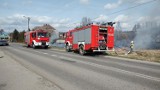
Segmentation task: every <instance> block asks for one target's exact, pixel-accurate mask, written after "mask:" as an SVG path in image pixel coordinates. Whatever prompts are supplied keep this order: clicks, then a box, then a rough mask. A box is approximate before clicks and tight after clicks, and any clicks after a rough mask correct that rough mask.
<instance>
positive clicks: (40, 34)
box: [38, 32, 47, 37]
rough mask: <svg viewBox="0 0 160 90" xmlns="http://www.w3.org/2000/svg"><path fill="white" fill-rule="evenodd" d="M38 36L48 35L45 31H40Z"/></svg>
mask: <svg viewBox="0 0 160 90" xmlns="http://www.w3.org/2000/svg"><path fill="white" fill-rule="evenodd" d="M38 37H47V33H45V32H38Z"/></svg>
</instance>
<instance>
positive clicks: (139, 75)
mask: <svg viewBox="0 0 160 90" xmlns="http://www.w3.org/2000/svg"><path fill="white" fill-rule="evenodd" d="M12 49H14V48H12ZM15 50H17V49H15ZM35 52H38V51H35ZM39 53H40V52H39ZM43 54H48V53H43ZM53 56H55V55H53ZM60 58H62V59H69V60H72V61H76V62H79V63H83V64H87V65H91V66H94V67H98V68H102V69H108V70H113V71H116V72H119V73H127V74H131V75H135V76H138V77H141V78H145V79H149V80H154V81H158V82H160V78H158V77H152V76H149V75H144V74H140V73H136V72H130V71H126V70H123V69H118V68H114V67H109V66H104V65H100V64H95V63H91V62H85V61H79V60H78V61H77V60H76V59H73V58H69V57H65V56H61V57H60Z"/></svg>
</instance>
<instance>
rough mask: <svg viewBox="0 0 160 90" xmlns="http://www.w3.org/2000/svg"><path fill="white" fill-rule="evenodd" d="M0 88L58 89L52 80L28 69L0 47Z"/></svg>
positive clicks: (3, 89)
mask: <svg viewBox="0 0 160 90" xmlns="http://www.w3.org/2000/svg"><path fill="white" fill-rule="evenodd" d="M0 90H60V89H59V88H58V87H57V86H56V85H54V84H53V83H52V82H50V81H48V80H46V79H44V78H43V77H41V76H40V75H37V74H36V73H34V72H32V71H30V70H28V69H27V68H25V67H23V66H22V65H21V64H19V63H18V62H16V61H15V60H14V59H12V58H11V57H9V56H7V55H5V54H4V52H3V51H2V50H1V49H0Z"/></svg>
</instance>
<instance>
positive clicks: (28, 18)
mask: <svg viewBox="0 0 160 90" xmlns="http://www.w3.org/2000/svg"><path fill="white" fill-rule="evenodd" d="M23 17H24V18H27V20H28V31H30V29H29V21H30V19H31V18H30V17H26V16H23Z"/></svg>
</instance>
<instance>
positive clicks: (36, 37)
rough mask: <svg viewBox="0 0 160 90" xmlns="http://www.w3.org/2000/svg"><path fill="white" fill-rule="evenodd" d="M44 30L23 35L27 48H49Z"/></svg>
mask: <svg viewBox="0 0 160 90" xmlns="http://www.w3.org/2000/svg"><path fill="white" fill-rule="evenodd" d="M47 35H48V34H47V31H45V30H35V31H29V32H26V33H25V34H24V36H25V43H26V45H27V47H33V48H34V49H35V48H36V47H44V48H48V46H49V37H48V36H47Z"/></svg>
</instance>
